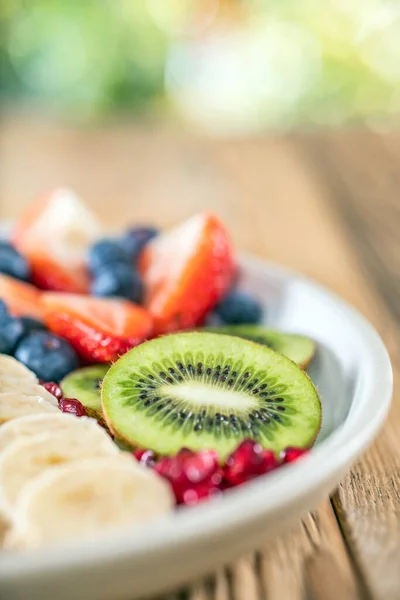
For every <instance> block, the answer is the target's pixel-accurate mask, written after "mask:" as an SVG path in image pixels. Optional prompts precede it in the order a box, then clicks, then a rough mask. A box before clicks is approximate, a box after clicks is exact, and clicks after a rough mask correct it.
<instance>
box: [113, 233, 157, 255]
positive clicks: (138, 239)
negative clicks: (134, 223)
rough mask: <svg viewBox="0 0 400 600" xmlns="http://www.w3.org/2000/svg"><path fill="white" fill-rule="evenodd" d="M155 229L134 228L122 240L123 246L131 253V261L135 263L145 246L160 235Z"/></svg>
mask: <svg viewBox="0 0 400 600" xmlns="http://www.w3.org/2000/svg"><path fill="white" fill-rule="evenodd" d="M158 233H159V231H158V229H156V228H155V227H133V228H132V229H129V230H128V231H127V232H126V234H125V235H124V237H123V238H122V239H121V244H122V245H123V247H124V248H125V249H126V251H127V252H128V253H129V256H130V257H131V260H133V261H135V260H136V259H137V257H138V256H139V254H140V252H141V250H143V248H144V247H145V245H146V244H147V243H148V242H149V241H150V240H152V239H153V238H154V237H156V236H157V235H158Z"/></svg>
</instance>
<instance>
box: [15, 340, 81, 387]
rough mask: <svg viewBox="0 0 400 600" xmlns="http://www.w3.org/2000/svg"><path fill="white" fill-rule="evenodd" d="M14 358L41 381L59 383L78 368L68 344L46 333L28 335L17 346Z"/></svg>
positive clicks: (72, 350)
mask: <svg viewBox="0 0 400 600" xmlns="http://www.w3.org/2000/svg"><path fill="white" fill-rule="evenodd" d="M14 356H15V358H16V359H17V360H19V361H20V362H21V363H22V364H24V365H25V366H27V367H28V369H31V371H33V372H34V373H36V375H37V376H38V377H39V379H42V380H43V381H60V380H61V379H63V378H64V377H65V376H66V375H68V373H70V372H71V371H73V370H74V369H76V368H78V366H79V365H78V358H77V356H76V354H75V350H74V349H73V348H71V346H70V345H69V344H68V342H67V341H66V340H64V339H63V338H61V337H59V336H58V335H54V334H52V333H48V332H46V331H32V333H29V334H28V335H27V336H26V337H24V338H23V339H22V340H21V341H20V343H19V344H18V346H17V348H16V350H15V353H14Z"/></svg>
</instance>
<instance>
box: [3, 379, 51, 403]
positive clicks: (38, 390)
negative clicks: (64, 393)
mask: <svg viewBox="0 0 400 600" xmlns="http://www.w3.org/2000/svg"><path fill="white" fill-rule="evenodd" d="M10 393H18V394H22V395H23V396H40V397H41V398H42V399H43V400H45V401H46V402H49V403H50V404H52V405H53V406H56V407H58V402H57V398H56V397H55V396H53V394H50V392H48V391H47V390H46V388H44V387H43V386H42V385H39V384H38V383H32V382H31V381H26V380H23V379H22V380H21V379H11V378H10V379H5V380H4V379H3V380H2V381H0V394H10Z"/></svg>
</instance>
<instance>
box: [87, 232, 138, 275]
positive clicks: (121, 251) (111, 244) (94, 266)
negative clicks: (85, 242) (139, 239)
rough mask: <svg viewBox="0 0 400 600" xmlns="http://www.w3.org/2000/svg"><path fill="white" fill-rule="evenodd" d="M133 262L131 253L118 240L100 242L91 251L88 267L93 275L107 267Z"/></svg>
mask: <svg viewBox="0 0 400 600" xmlns="http://www.w3.org/2000/svg"><path fill="white" fill-rule="evenodd" d="M131 262H132V261H131V258H130V256H129V253H128V252H127V250H126V249H125V248H124V247H123V245H122V244H121V242H120V241H118V240H99V241H98V242H96V243H95V244H94V245H93V246H92V247H91V248H90V250H89V256H88V265H89V269H90V270H91V272H92V273H96V272H97V270H98V269H101V268H102V267H104V266H105V265H111V264H114V263H126V264H128V263H131Z"/></svg>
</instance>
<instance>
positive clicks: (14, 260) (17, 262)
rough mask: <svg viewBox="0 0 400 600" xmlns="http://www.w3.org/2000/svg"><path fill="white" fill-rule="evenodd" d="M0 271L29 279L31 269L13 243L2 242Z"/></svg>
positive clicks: (25, 279) (18, 277)
mask: <svg viewBox="0 0 400 600" xmlns="http://www.w3.org/2000/svg"><path fill="white" fill-rule="evenodd" d="M0 273H5V274H6V275H11V277H16V278H17V279H22V280H23V281H28V280H29V278H30V275H31V270H30V267H29V263H28V262H27V260H26V259H25V258H24V257H23V256H22V255H21V254H20V253H19V252H17V250H15V248H13V246H11V244H8V243H7V242H1V244H0Z"/></svg>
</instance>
